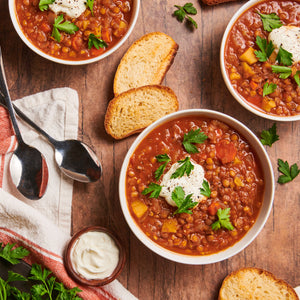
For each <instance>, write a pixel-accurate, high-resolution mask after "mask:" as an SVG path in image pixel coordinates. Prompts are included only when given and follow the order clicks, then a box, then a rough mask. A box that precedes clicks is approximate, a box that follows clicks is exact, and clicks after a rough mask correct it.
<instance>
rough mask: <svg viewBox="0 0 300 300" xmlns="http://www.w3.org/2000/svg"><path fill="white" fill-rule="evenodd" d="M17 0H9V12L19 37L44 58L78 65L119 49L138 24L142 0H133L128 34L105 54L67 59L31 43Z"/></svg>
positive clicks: (96, 59) (99, 58) (95, 60)
mask: <svg viewBox="0 0 300 300" xmlns="http://www.w3.org/2000/svg"><path fill="white" fill-rule="evenodd" d="M15 1H16V0H9V3H8V6H9V14H10V19H11V21H12V23H13V26H14V28H15V30H16V32H17V33H18V35H19V37H20V38H21V40H22V41H23V42H24V43H25V44H26V45H27V46H28V47H29V48H30V49H31V50H32V51H34V52H35V53H37V54H38V55H40V56H42V57H43V58H46V59H48V60H51V61H53V62H56V63H59V64H64V65H72V66H76V65H86V64H90V63H93V62H97V61H99V60H102V59H104V58H105V57H107V56H109V55H111V54H112V53H114V52H115V51H116V50H117V49H119V48H120V47H121V46H122V45H123V44H124V42H125V41H126V40H127V39H128V37H129V35H130V34H131V32H132V31H133V28H134V26H135V24H136V21H137V18H138V15H139V10H140V0H133V11H132V16H131V20H130V23H129V28H128V30H127V32H126V34H125V35H124V36H123V37H122V38H121V39H120V40H119V41H118V42H117V43H116V44H115V45H114V46H113V47H112V48H111V49H109V50H108V51H106V52H104V53H103V54H101V55H99V56H96V57H93V58H90V59H85V60H65V59H60V58H56V57H54V56H51V55H49V54H46V53H45V52H43V51H41V50H40V49H39V48H37V47H36V46H35V45H34V44H32V43H31V41H30V40H29V39H28V38H27V37H26V36H25V34H24V33H23V31H22V29H21V27H20V24H19V21H18V18H17V14H16V7H15Z"/></svg>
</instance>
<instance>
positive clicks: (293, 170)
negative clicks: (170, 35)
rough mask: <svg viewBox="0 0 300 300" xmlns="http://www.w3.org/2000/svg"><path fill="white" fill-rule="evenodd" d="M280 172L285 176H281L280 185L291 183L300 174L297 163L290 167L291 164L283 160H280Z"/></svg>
mask: <svg viewBox="0 0 300 300" xmlns="http://www.w3.org/2000/svg"><path fill="white" fill-rule="evenodd" d="M278 170H279V171H280V172H281V173H282V174H283V175H280V176H279V178H278V183H287V182H290V181H292V180H293V179H294V178H296V177H297V176H298V175H299V173H300V170H299V169H298V165H297V164H296V163H295V164H293V165H292V166H291V167H290V166H289V163H288V162H287V161H285V162H283V160H282V159H278Z"/></svg>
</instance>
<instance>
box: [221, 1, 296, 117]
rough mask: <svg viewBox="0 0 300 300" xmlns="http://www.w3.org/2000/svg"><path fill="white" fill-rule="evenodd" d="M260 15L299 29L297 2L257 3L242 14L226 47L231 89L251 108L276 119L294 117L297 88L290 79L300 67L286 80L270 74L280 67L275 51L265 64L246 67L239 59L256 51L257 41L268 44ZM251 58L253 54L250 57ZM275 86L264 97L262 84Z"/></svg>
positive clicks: (233, 27)
mask: <svg viewBox="0 0 300 300" xmlns="http://www.w3.org/2000/svg"><path fill="white" fill-rule="evenodd" d="M257 12H260V13H262V14H271V13H275V14H276V15H277V16H278V17H279V18H280V21H281V22H282V25H283V26H284V25H291V26H298V27H299V26H300V2H299V1H286V0H276V1H260V2H259V3H258V4H256V5H254V6H252V7H250V8H249V9H248V10H247V11H246V12H244V13H243V14H242V15H241V16H240V17H239V18H238V19H237V21H236V22H235V23H234V25H233V26H232V28H231V30H230V32H229V35H228V38H227V41H226V45H225V67H226V71H227V75H228V77H229V79H230V81H231V84H232V86H233V87H234V89H235V90H236V91H237V92H238V93H239V94H240V95H241V96H242V97H243V98H244V99H245V101H246V102H248V103H249V104H250V105H251V106H253V107H254V108H256V109H258V110H260V111H262V112H264V113H267V114H270V115H276V116H282V117H285V116H294V115H297V114H299V113H300V87H299V86H298V85H297V83H296V81H295V80H294V78H293V76H294V75H295V74H296V72H297V71H298V70H300V63H299V62H294V63H293V65H291V66H290V67H291V70H292V74H291V76H289V77H288V78H286V79H282V78H280V77H279V76H280V74H278V73H274V72H273V71H272V67H271V66H272V65H279V64H278V61H276V55H275V51H273V53H272V54H271V56H270V57H269V58H268V59H267V61H265V62H260V61H256V62H254V63H253V62H252V63H249V62H247V61H245V60H243V59H242V58H241V55H243V54H244V53H245V52H246V51H247V50H248V49H249V48H253V49H254V50H255V51H259V50H260V49H259V47H258V45H257V44H256V37H257V36H259V37H261V38H263V39H266V40H267V41H268V37H269V34H270V32H268V31H266V30H264V28H263V23H262V20H261V18H260V15H259V14H258V13H257ZM253 55H254V54H253ZM266 82H268V83H274V84H276V85H277V87H276V89H275V91H274V92H272V93H271V94H269V95H265V96H263V86H264V84H265V83H266Z"/></svg>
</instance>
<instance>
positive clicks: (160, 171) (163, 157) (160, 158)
mask: <svg viewBox="0 0 300 300" xmlns="http://www.w3.org/2000/svg"><path fill="white" fill-rule="evenodd" d="M155 158H156V159H157V161H158V162H164V164H162V165H161V166H159V167H158V168H157V170H156V171H155V172H154V176H155V180H159V178H160V177H161V176H162V174H163V172H164V170H165V168H166V166H167V163H168V162H169V161H170V160H171V158H170V157H169V156H168V154H160V155H156V156H155Z"/></svg>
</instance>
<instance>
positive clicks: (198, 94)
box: [0, 0, 300, 300]
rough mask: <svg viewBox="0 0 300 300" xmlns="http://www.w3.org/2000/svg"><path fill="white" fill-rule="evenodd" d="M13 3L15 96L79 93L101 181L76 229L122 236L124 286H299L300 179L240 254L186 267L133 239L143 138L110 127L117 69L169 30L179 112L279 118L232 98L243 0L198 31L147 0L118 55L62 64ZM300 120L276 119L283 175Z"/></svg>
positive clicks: (255, 120)
mask: <svg viewBox="0 0 300 300" xmlns="http://www.w3.org/2000/svg"><path fill="white" fill-rule="evenodd" d="M7 2H8V1H7V0H1V1H0V45H1V47H2V52H3V55H4V64H5V68H6V74H7V81H8V86H9V89H10V91H11V96H12V99H17V98H20V97H23V96H27V95H30V94H33V93H36V92H40V91H44V90H47V89H51V88H56V87H64V86H68V87H71V88H74V89H75V90H77V92H78V93H79V97H80V111H79V114H80V124H79V139H82V140H83V141H85V142H87V143H88V144H90V145H91V146H92V148H93V149H94V150H95V151H96V153H97V155H98V157H99V158H100V160H101V162H102V165H103V177H102V178H101V180H100V181H99V182H97V183H93V184H82V183H75V184H74V196H73V212H72V232H76V231H78V230H80V229H81V228H83V227H85V226H89V225H101V226H106V227H108V228H110V229H112V230H114V231H115V232H117V233H118V234H119V235H120V237H121V239H122V240H123V242H124V244H125V246H126V250H127V265H126V267H125V269H124V271H123V272H122V274H121V275H120V277H119V280H120V282H121V283H122V284H123V285H124V286H125V287H127V288H128V289H129V290H130V291H131V292H132V293H133V294H134V295H135V296H137V297H138V298H140V299H155V300H156V299H180V300H185V299H187V300H190V299H201V300H211V299H217V294H218V290H219V288H220V285H221V282H222V280H223V279H224V277H225V276H226V275H227V274H228V273H229V272H231V271H233V270H236V269H238V268H241V267H245V266H256V267H260V268H265V269H267V270H269V271H271V272H273V273H274V274H275V275H276V276H277V277H279V278H282V279H284V280H286V281H288V282H289V283H290V284H291V285H292V286H297V285H300V251H299V249H300V236H299V233H300V221H299V220H300V188H299V186H300V176H299V177H297V178H296V179H295V180H294V181H293V182H291V183H288V184H285V185H279V184H277V185H276V194H275V200H274V206H273V209H272V212H271V215H270V217H269V219H268V221H267V223H266V225H265V227H264V228H263V230H262V232H261V233H260V234H259V235H258V237H257V238H256V239H255V241H254V242H253V243H252V244H251V245H250V246H248V247H247V248H246V249H245V250H244V251H242V252H241V253H239V254H238V255H236V256H234V257H232V258H230V259H228V260H226V261H223V262H220V263H215V264H210V265H204V266H191V265H183V264H179V263H175V262H171V261H168V260H166V259H164V258H162V257H159V256H158V255H156V254H154V253H152V252H151V251H150V250H148V248H146V247H145V246H144V245H143V244H142V243H141V242H140V241H139V240H137V238H136V237H135V236H134V235H133V234H132V233H131V231H130V230H129V227H128V226H127V224H126V222H125V219H124V217H123V215H122V212H121V208H120V204H119V197H118V179H119V172H120V168H121V165H122V161H123V158H124V156H125V154H126V151H127V150H128V148H129V147H130V145H131V144H132V142H133V141H134V139H135V138H136V136H133V137H130V138H127V139H125V140H122V141H114V140H113V139H112V138H110V137H109V136H108V135H107V134H106V132H105V130H104V125H103V120H104V114H105V111H106V107H107V104H108V101H109V100H111V99H112V97H113V92H112V84H113V78H114V73H115V71H116V68H117V65H118V63H119V61H120V59H121V57H122V55H123V54H124V53H125V51H126V50H127V49H128V47H129V46H130V45H131V44H132V43H133V42H134V41H135V40H136V39H138V38H140V37H141V36H142V35H144V34H145V33H149V32H152V31H162V32H165V33H167V34H169V35H170V36H172V37H173V38H174V40H175V41H176V42H177V43H178V44H179V51H178V54H177V56H176V58H175V61H174V64H173V65H172V67H171V69H170V70H169V72H168V73H167V76H166V78H165V80H164V82H163V84H164V85H167V86H169V87H171V88H172V89H173V90H174V92H175V93H176V94H177V96H178V98H179V101H180V109H186V108H209V109H214V110H217V111H221V112H224V113H226V114H228V115H230V116H233V117H235V118H237V119H238V120H240V121H242V122H243V123H244V124H246V125H247V126H248V127H249V128H250V129H251V130H252V131H253V132H254V133H255V134H257V135H259V134H260V132H261V131H262V130H263V129H267V128H269V127H271V126H272V124H273V122H272V121H269V120H266V119H263V118H260V117H257V116H256V115H254V114H252V113H250V112H248V111H247V110H245V109H244V108H243V107H242V106H241V105H240V104H238V103H237V102H236V101H235V100H234V99H233V97H232V96H231V95H230V93H229V92H228V90H227V88H226V86H225V84H224V82H223V79H222V76H221V72H220V65H219V49H220V43H221V38H222V35H223V32H224V30H225V27H226V25H227V23H228V21H229V19H230V18H231V17H232V15H233V14H234V12H235V11H237V9H238V8H239V7H240V6H241V5H242V4H243V2H242V1H241V2H240V1H238V2H229V3H225V4H222V5H217V6H211V7H210V6H205V5H202V4H201V3H200V2H198V1H193V2H194V6H195V7H196V8H197V9H198V14H197V15H196V16H195V20H196V21H197V23H198V26H199V27H198V29H197V30H194V31H191V30H189V28H188V27H187V26H185V25H184V24H181V23H179V22H178V21H177V20H176V19H175V18H174V17H173V16H172V13H173V12H174V4H178V5H183V4H184V3H185V1H184V0H178V1H177V2H176V3H174V2H173V1H166V0H151V1H147V0H142V1H141V10H140V14H139V18H138V21H137V25H136V27H135V29H134V30H133V32H132V34H131V36H130V38H129V39H128V41H127V42H126V43H125V44H124V45H123V46H122V47H121V48H119V50H118V51H117V52H116V53H114V54H113V55H111V56H110V57H108V58H105V59H104V60H102V61H99V62H98V63H94V64H91V65H84V66H65V65H59V64H56V63H53V62H50V61H47V60H45V59H43V58H41V57H39V56H38V55H37V54H35V53H34V52H32V51H31V50H30V49H29V48H28V47H27V46H26V45H25V44H23V42H22V41H21V39H20V38H19V37H18V35H17V33H16V32H15V30H14V28H13V26H12V23H11V21H10V17H9V12H8V4H7ZM299 125H300V123H299V122H291V123H283V122H281V123H280V122H278V123H277V127H278V133H279V136H280V140H279V141H278V142H276V143H275V144H274V145H273V146H272V147H271V148H270V147H268V148H266V149H267V151H268V153H269V155H270V157H271V161H272V164H273V168H274V173H275V178H276V180H277V178H278V170H277V159H278V158H281V159H283V160H287V161H288V162H289V163H295V162H296V163H298V164H299V162H300V155H299V146H300V126H299Z"/></svg>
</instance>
